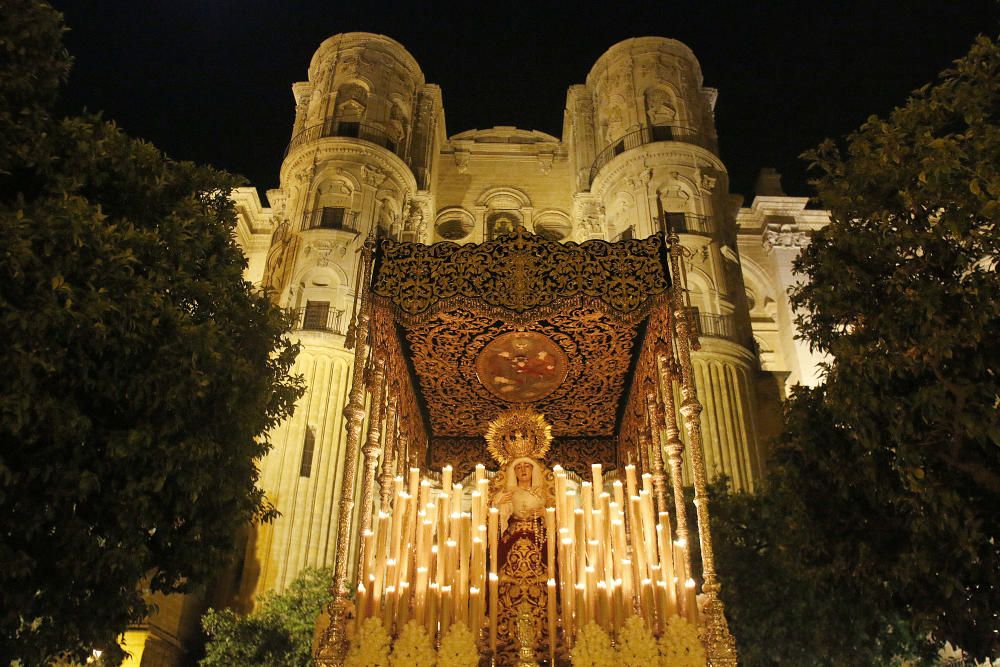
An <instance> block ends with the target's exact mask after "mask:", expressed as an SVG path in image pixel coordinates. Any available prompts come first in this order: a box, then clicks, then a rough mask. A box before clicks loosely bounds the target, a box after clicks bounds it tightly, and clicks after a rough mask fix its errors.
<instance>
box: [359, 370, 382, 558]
mask: <svg viewBox="0 0 1000 667" xmlns="http://www.w3.org/2000/svg"><path fill="white" fill-rule="evenodd" d="M372 356H373V357H374V362H375V363H374V364H373V367H372V377H371V384H370V385H369V387H370V388H369V391H371V394H372V407H371V410H372V414H371V419H370V420H369V421H368V439H367V441H366V442H365V447H364V449H363V450H362V453H363V454H364V455H365V476H364V477H362V478H361V528H360V532H361V534H362V535H364V534H365V531H366V530H368V529H370V528H371V525H372V506H373V504H374V499H373V498H372V496H373V495H374V493H375V469H376V468H377V467H378V455H379V454H381V453H382V415H383V414H384V413H385V394H386V390H385V359H383V358H381V357H380V356H379V355H378V354H376V351H375V350H372ZM367 555H369V554H365V553H362V554H361V556H360V557H359V558H358V562H359V563H363V562H364V559H365V556H367Z"/></svg>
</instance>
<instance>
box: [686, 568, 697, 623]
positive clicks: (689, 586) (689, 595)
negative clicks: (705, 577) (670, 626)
mask: <svg viewBox="0 0 1000 667" xmlns="http://www.w3.org/2000/svg"><path fill="white" fill-rule="evenodd" d="M684 598H685V601H686V604H685V605H684V606H685V607H686V609H685V611H686V612H687V613H686V615H687V620H688V622H689V623H691V625H698V596H697V594H696V593H695V590H694V579H688V580H687V581H685V582H684Z"/></svg>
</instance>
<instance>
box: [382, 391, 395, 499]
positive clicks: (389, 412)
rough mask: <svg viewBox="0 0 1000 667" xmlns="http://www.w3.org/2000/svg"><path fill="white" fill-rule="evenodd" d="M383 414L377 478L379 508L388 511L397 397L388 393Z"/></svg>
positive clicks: (392, 469)
mask: <svg viewBox="0 0 1000 667" xmlns="http://www.w3.org/2000/svg"><path fill="white" fill-rule="evenodd" d="M388 398H389V404H388V406H387V407H386V414H385V428H386V434H385V436H386V437H385V446H384V447H383V450H384V454H383V455H382V474H381V475H380V476H379V478H378V485H379V491H378V493H379V508H380V509H381V510H382V511H383V512H388V511H389V504H390V502H391V500H392V478H393V477H395V476H396V449H397V447H398V445H399V430H398V429H399V424H398V420H399V408H398V406H399V399H398V398H397V397H396V396H392V395H390V396H389V397H388Z"/></svg>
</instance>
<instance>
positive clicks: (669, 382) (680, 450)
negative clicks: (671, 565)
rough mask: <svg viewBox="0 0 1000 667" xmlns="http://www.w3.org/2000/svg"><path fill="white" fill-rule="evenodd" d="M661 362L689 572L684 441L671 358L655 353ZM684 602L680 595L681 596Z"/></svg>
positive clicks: (677, 510)
mask: <svg viewBox="0 0 1000 667" xmlns="http://www.w3.org/2000/svg"><path fill="white" fill-rule="evenodd" d="M657 357H658V359H659V361H660V378H661V382H660V386H661V388H662V389H663V402H664V409H663V415H664V417H665V418H666V426H667V457H668V459H669V461H670V485H671V486H672V487H673V491H674V517H675V518H676V520H677V539H678V540H680V541H681V542H683V544H684V550H683V554H684V571H685V572H687V573H688V575H689V576H690V573H691V548H690V544H691V542H690V538H691V536H690V531H689V530H688V521H687V511H686V509H685V504H684V469H683V465H684V463H683V459H682V456H683V454H684V443H683V442H681V429H680V427H679V425H678V424H677V407H676V405H675V402H674V375H673V373H672V371H671V365H672V363H673V359H671V358H670V357H669V356H667V355H666V354H664V353H662V352H661V353H659V354H657ZM681 601H682V603H683V598H682V600H681Z"/></svg>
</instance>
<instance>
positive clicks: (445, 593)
mask: <svg viewBox="0 0 1000 667" xmlns="http://www.w3.org/2000/svg"><path fill="white" fill-rule="evenodd" d="M452 607H454V602H453V601H452V599H451V586H442V587H441V636H442V637H443V636H444V633H445V632H447V631H448V628H449V627H451V617H452Z"/></svg>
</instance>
